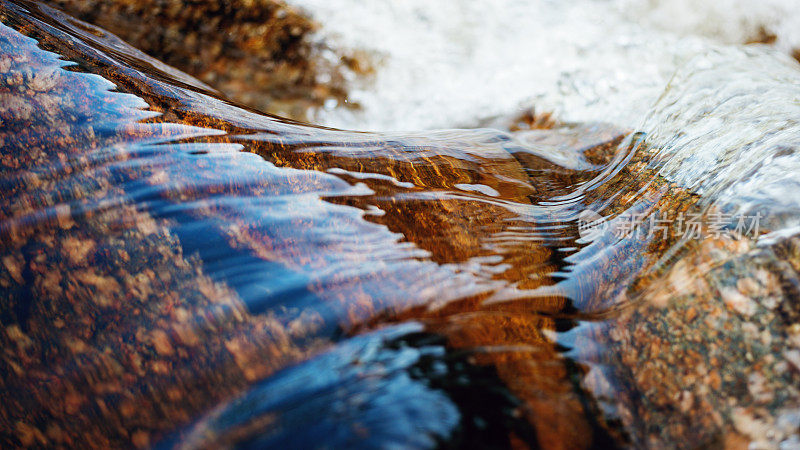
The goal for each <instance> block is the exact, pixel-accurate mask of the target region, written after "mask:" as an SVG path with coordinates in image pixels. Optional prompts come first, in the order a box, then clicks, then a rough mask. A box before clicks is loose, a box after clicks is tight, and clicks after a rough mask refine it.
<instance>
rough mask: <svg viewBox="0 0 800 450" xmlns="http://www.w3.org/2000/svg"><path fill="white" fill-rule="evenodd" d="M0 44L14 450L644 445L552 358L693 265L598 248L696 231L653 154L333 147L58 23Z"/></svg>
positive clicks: (419, 138) (395, 141) (627, 249)
mask: <svg viewBox="0 0 800 450" xmlns="http://www.w3.org/2000/svg"><path fill="white" fill-rule="evenodd" d="M0 19H2V22H3V25H2V28H0V46H2V49H3V52H2V56H0V72H2V73H0V79H2V84H1V85H0V89H2V91H0V96H1V97H0V99H1V101H2V103H1V104H0V119H1V120H2V123H3V129H2V133H0V141H1V142H2V143H3V154H2V159H1V160H0V184H1V185H2V189H3V197H2V200H0V235H2V239H1V240H0V242H2V243H1V244H0V256H2V268H1V269H0V290H1V291H2V298H3V303H2V305H0V322H2V326H3V328H4V333H0V342H2V348H3V358H2V359H0V373H2V374H3V379H2V384H1V385H0V390H2V395H3V399H4V406H3V413H2V415H0V439H2V442H4V443H6V444H9V445H19V444H36V443H38V444H66V445H76V446H80V445H82V444H86V443H92V444H95V445H98V446H119V445H130V444H131V443H133V444H134V445H137V446H147V445H162V446H173V445H175V446H187V447H203V446H213V445H216V444H228V445H233V444H238V445H242V446H245V447H263V446H267V445H269V446H274V447H278V448H283V447H286V446H289V445H292V446H317V445H322V444H329V445H331V446H333V447H339V446H345V445H347V446H349V445H353V444H354V443H359V442H360V443H367V444H369V445H374V446H389V445H394V444H398V445H405V446H415V447H430V446H436V445H443V446H449V445H458V444H475V445H480V444H485V445H492V446H510V445H522V444H528V445H530V446H537V445H541V446H545V447H564V448H574V447H578V448H580V447H587V446H590V445H593V444H594V445H612V444H620V443H621V442H622V441H623V439H624V437H623V436H622V435H621V434H620V431H619V430H617V429H616V427H615V422H614V418H613V416H612V417H610V419H608V420H607V418H606V417H605V415H604V414H602V413H601V411H600V406H598V404H597V403H596V402H595V401H594V400H593V397H592V396H590V395H588V394H587V393H585V387H584V386H583V384H582V382H581V379H582V377H583V375H584V374H585V373H586V371H587V370H588V369H587V366H586V365H585V364H583V362H582V361H580V360H573V359H571V358H570V357H568V354H565V351H566V350H570V349H571V348H573V347H581V351H582V352H583V353H584V354H588V353H590V352H591V351H592V350H591V349H593V348H594V349H596V351H598V352H602V349H600V348H598V347H597V346H596V344H595V343H593V342H592V341H591V340H587V339H586V338H585V336H584V335H580V333H578V334H579V335H580V336H579V337H578V338H576V339H577V340H575V339H573V340H571V341H570V340H569V339H567V340H564V339H566V338H564V339H561V340H560V342H558V341H559V340H558V339H557V338H556V336H557V335H559V334H560V335H561V336H566V337H569V336H571V335H570V330H577V329H581V327H585V326H588V325H590V324H591V323H593V322H596V321H602V320H604V319H605V318H607V317H609V316H612V315H613V314H614V312H615V311H617V310H619V309H622V308H624V307H626V306H627V305H628V300H622V299H631V298H634V296H635V293H636V292H638V291H639V289H640V288H641V286H643V285H644V284H646V281H647V280H648V279H649V278H652V277H653V276H656V275H657V274H658V273H660V271H661V270H662V269H664V268H666V267H668V266H669V263H670V262H671V261H672V259H673V258H674V256H675V255H677V254H679V253H680V252H681V249H682V248H684V247H685V246H686V245H691V243H687V242H684V241H681V240H680V236H679V235H678V234H677V233H676V232H674V230H672V229H671V228H669V227H668V229H665V230H664V231H663V233H662V234H658V235H655V236H658V238H656V237H654V235H653V234H652V233H639V234H637V235H630V236H628V235H624V236H623V235H619V234H618V233H615V232H613V230H614V228H613V227H610V228H608V229H606V231H605V232H602V233H597V234H594V235H592V236H591V238H587V237H586V236H584V237H581V233H580V230H579V223H578V222H579V217H581V214H582V213H584V212H585V211H586V210H590V211H592V212H594V213H596V214H597V215H599V217H602V218H603V219H604V220H606V221H607V222H609V223H612V224H613V223H618V222H621V221H624V220H625V218H626V217H629V216H630V215H633V214H638V215H640V216H639V217H650V216H651V215H653V214H658V215H659V217H664V218H670V217H676V216H678V215H679V214H682V213H687V212H689V211H695V209H694V208H695V206H694V205H695V203H696V197H695V196H693V195H691V194H689V193H688V192H687V191H685V190H683V189H679V188H678V187H676V186H675V185H673V184H670V183H669V182H668V181H667V180H666V179H664V178H662V177H660V176H658V175H657V171H658V168H659V166H657V165H656V164H655V163H654V162H653V158H652V154H651V151H650V150H649V149H648V147H647V146H645V145H644V144H643V140H642V136H641V135H637V134H629V133H627V132H623V131H619V130H616V129H614V128H613V127H611V126H608V125H602V124H589V125H570V126H565V127H562V128H558V129H552V130H529V131H519V132H514V133H504V132H500V131H496V130H447V131H438V132H428V133H424V134H419V135H416V134H408V133H407V134H372V133H357V132H347V131H339V130H331V129H325V128H317V127H313V126H308V125H304V124H299V123H294V122H290V121H286V120H283V119H280V118H275V117H270V116H266V115H261V114H259V113H256V112H253V111H250V110H246V109H243V108H240V107H238V106H236V105H233V104H231V103H229V102H226V101H224V100H221V99H218V98H215V97H214V94H213V93H212V92H210V91H209V90H207V89H206V88H205V87H204V86H203V85H201V84H198V83H196V82H195V81H193V80H192V79H190V78H189V77H188V76H186V75H182V74H179V73H175V71H174V70H172V69H169V68H166V67H164V66H162V65H160V64H158V63H156V62H154V61H151V60H149V59H148V58H147V57H144V56H143V55H141V54H139V53H136V52H135V51H133V50H131V49H129V48H128V47H126V46H125V45H124V44H122V43H120V42H118V41H115V40H114V38H113V37H111V36H108V35H105V34H103V33H102V32H101V31H99V30H95V29H91V28H87V26H85V25H82V24H79V23H77V22H75V21H73V20H71V19H69V18H67V17H66V16H63V15H61V14H60V13H58V12H56V11H54V10H51V9H49V8H47V7H45V6H41V5H38V4H32V3H5V4H3V5H2V7H0ZM641 226H642V227H644V228H648V227H649V225H647V221H646V220H645V221H642V225H641ZM581 336H583V337H581ZM579 341H580V342H579Z"/></svg>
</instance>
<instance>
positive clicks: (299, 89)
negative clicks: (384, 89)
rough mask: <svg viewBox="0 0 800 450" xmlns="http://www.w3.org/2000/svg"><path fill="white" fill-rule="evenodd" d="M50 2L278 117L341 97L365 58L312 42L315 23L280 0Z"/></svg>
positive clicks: (298, 113) (302, 113)
mask: <svg viewBox="0 0 800 450" xmlns="http://www.w3.org/2000/svg"><path fill="white" fill-rule="evenodd" d="M50 4H51V5H53V6H55V7H56V8H59V9H61V10H63V11H65V12H67V13H68V14H70V15H71V16H73V17H75V18H77V19H80V20H82V21H84V22H88V23H90V24H93V25H96V26H98V27H101V28H102V29H104V30H107V31H108V32H111V33H113V34H115V35H117V36H119V37H120V38H122V39H123V40H125V41H126V42H128V43H130V44H131V45H133V46H134V47H136V48H138V49H139V50H142V51H143V52H145V53H147V54H148V55H150V56H153V57H155V58H156V59H158V60H160V61H163V62H165V63H167V64H169V65H171V66H174V67H177V68H178V69H181V70H183V71H185V72H187V73H189V74H191V75H193V76H195V77H196V78H198V79H200V80H201V81H203V82H204V83H207V84H209V85H211V86H213V87H214V88H216V89H218V90H219V91H220V92H223V93H224V94H225V95H227V96H228V97H229V98H231V99H233V100H235V101H237V102H240V103H243V104H246V105H249V106H251V107H254V108H256V109H259V110H261V111H266V112H270V113H275V114H281V115H283V116H286V117H293V118H299V119H303V118H306V117H307V114H308V110H309V108H312V107H320V106H322V105H323V104H324V103H325V101H326V100H334V101H336V102H339V103H343V101H344V100H345V98H346V95H347V92H346V89H347V86H346V84H347V81H346V79H345V77H346V76H347V75H346V74H350V75H349V76H353V75H354V74H355V73H356V72H359V71H361V70H366V69H365V68H366V65H365V64H366V61H363V60H359V59H358V58H356V57H353V56H350V55H347V54H345V53H343V52H338V53H337V52H336V51H334V50H332V49H325V48H324V46H323V44H321V43H315V42H313V40H312V39H311V37H310V35H311V34H312V33H313V32H314V30H315V29H317V28H318V25H317V24H315V23H314V22H313V21H312V20H311V19H309V18H308V17H307V16H306V15H304V14H303V13H302V12H300V11H298V10H296V9H294V8H292V7H290V6H288V5H287V4H286V3H284V2H283V1H280V0H257V1H235V2H217V1H200V2H188V3H187V2H183V1H177V0H176V1H166V2H165V1H161V0H156V1H139V2H130V1H124V0H119V1H118V0H113V1H94V0H56V1H54V2H51V3H50ZM92 32H95V33H102V32H103V31H101V30H97V29H93V30H92ZM323 53H327V56H324V55H323Z"/></svg>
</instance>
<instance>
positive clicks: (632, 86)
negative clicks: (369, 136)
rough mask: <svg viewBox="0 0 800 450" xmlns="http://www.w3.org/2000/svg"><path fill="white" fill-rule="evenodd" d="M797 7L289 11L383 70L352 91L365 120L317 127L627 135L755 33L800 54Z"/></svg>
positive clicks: (336, 118)
mask: <svg viewBox="0 0 800 450" xmlns="http://www.w3.org/2000/svg"><path fill="white" fill-rule="evenodd" d="M797 2H798V0H767V1H764V2H761V3H756V2H746V1H744V0H724V1H722V0H721V1H719V2H715V3H714V2H700V3H702V4H701V5H698V4H697V3H698V2H693V1H689V0H663V1H657V0H574V1H568V2H567V1H559V0H531V1H521V0H437V1H429V0H370V1H369V2H362V1H361V0H338V1H331V0H293V1H292V3H293V4H295V5H297V6H300V7H303V8H304V9H306V10H307V11H308V12H309V13H310V14H311V15H312V16H313V17H314V18H315V19H317V20H318V21H320V22H321V23H322V25H323V26H322V32H321V33H322V34H321V35H320V39H326V40H328V41H331V42H333V43H335V46H342V47H349V48H352V49H359V50H362V51H366V52H368V53H371V54H372V55H374V56H375V57H376V59H377V60H378V61H379V66H378V70H377V74H376V76H375V78H374V80H372V81H371V82H368V83H364V84H362V85H357V86H355V88H354V89H353V90H352V91H351V97H352V99H353V100H354V101H357V102H358V103H360V104H361V105H362V107H363V109H362V111H360V112H356V113H353V112H351V111H347V110H345V109H343V108H328V109H324V110H322V111H320V112H319V114H318V116H317V119H318V121H320V122H321V123H323V124H326V125H330V126H336V127H342V128H355V129H364V130H420V129H432V128H443V127H453V126H471V125H474V124H475V123H477V121H478V120H480V119H483V118H487V117H491V116H495V115H506V114H510V113H513V112H515V111H516V110H518V109H519V108H521V107H530V106H531V105H536V107H537V108H538V110H540V111H547V110H549V111H554V112H555V113H556V114H557V116H558V117H560V118H562V119H564V120H575V121H592V120H604V121H610V122H615V123H617V124H618V125H623V126H631V127H633V126H635V125H636V124H637V123H638V122H639V121H640V120H641V118H642V117H643V115H644V114H645V113H646V112H647V110H648V108H649V107H650V106H651V105H652V104H653V103H654V101H655V100H656V99H657V98H658V96H659V95H660V93H661V92H662V91H663V89H664V86H665V85H666V83H667V81H668V80H669V78H670V77H671V75H672V74H673V73H674V71H675V69H676V68H677V67H679V66H680V65H681V64H683V63H684V62H685V61H687V60H688V59H690V58H691V57H692V56H694V55H695V54H696V53H697V52H703V51H705V50H707V49H708V48H711V47H713V46H714V45H715V44H726V43H731V42H741V41H743V40H745V39H746V37H747V36H750V35H752V34H753V33H755V31H754V30H756V31H757V28H758V27H759V26H760V25H761V24H762V22H763V23H764V24H766V25H768V26H767V28H768V29H769V30H772V31H774V32H776V33H779V43H780V45H782V46H783V47H786V48H787V49H788V48H789V47H791V43H792V42H794V43H795V44H800V38H798V37H797V36H795V34H796V33H800V31H798V30H800V17H798V15H799V14H800V12H798V10H800V8H797V7H792V6H796V5H797ZM706 3H708V4H706ZM712 3H713V4H712ZM792 40H794V41H792ZM798 46H800V45H798Z"/></svg>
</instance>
